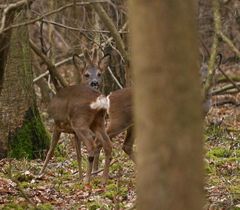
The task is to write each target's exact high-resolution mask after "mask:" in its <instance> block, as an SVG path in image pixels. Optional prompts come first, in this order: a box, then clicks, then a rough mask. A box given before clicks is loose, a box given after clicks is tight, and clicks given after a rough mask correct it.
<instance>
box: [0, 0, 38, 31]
mask: <svg viewBox="0 0 240 210" xmlns="http://www.w3.org/2000/svg"><path fill="white" fill-rule="evenodd" d="M33 1H34V0H31V1H28V0H22V1H18V2H16V3H12V4H8V5H7V6H5V7H4V5H2V8H4V9H3V15H2V19H1V27H0V34H1V33H3V32H5V29H4V28H5V25H6V20H7V14H8V13H9V12H10V11H12V10H16V9H19V8H21V7H23V6H25V5H29V4H32V3H33ZM8 28H9V27H8Z"/></svg>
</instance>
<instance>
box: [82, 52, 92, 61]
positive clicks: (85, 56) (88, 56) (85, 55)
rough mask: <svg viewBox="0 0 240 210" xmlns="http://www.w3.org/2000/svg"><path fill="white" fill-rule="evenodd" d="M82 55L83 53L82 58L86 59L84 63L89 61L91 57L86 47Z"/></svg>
mask: <svg viewBox="0 0 240 210" xmlns="http://www.w3.org/2000/svg"><path fill="white" fill-rule="evenodd" d="M83 55H84V58H85V60H86V63H91V57H90V55H89V53H88V49H87V48H84V50H83Z"/></svg>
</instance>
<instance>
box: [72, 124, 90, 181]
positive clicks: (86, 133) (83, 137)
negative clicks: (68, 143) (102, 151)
mask: <svg viewBox="0 0 240 210" xmlns="http://www.w3.org/2000/svg"><path fill="white" fill-rule="evenodd" d="M78 127H80V128H75V129H74V131H75V133H76V135H77V138H78V142H80V141H83V143H84V144H85V146H86V148H87V152H88V168H87V173H86V180H85V182H86V183H90V180H91V173H92V167H93V160H94V151H95V144H94V139H93V135H92V131H91V130H90V129H89V128H84V127H83V126H78Z"/></svg>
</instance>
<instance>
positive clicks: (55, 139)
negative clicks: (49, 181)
mask: <svg viewBox="0 0 240 210" xmlns="http://www.w3.org/2000/svg"><path fill="white" fill-rule="evenodd" d="M60 134H61V132H59V131H57V129H56V128H54V131H53V136H52V141H51V144H50V148H49V150H48V153H47V156H46V159H45V161H44V164H43V167H42V169H41V171H40V173H39V174H40V175H43V173H44V171H45V169H46V167H47V164H48V162H49V160H50V158H51V157H52V155H53V152H54V149H55V147H56V145H57V143H58V141H59V138H60Z"/></svg>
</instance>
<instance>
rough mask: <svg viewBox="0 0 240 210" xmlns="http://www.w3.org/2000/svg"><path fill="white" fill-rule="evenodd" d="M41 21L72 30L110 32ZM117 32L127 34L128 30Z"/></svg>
mask: <svg viewBox="0 0 240 210" xmlns="http://www.w3.org/2000/svg"><path fill="white" fill-rule="evenodd" d="M42 22H44V23H49V24H53V25H55V26H59V27H61V28H65V29H69V30H72V31H79V32H95V33H111V32H110V31H106V30H94V29H91V30H89V29H85V28H74V27H71V26H67V25H64V24H62V23H58V22H54V21H50V20H42ZM118 33H120V34H127V33H128V31H118Z"/></svg>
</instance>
